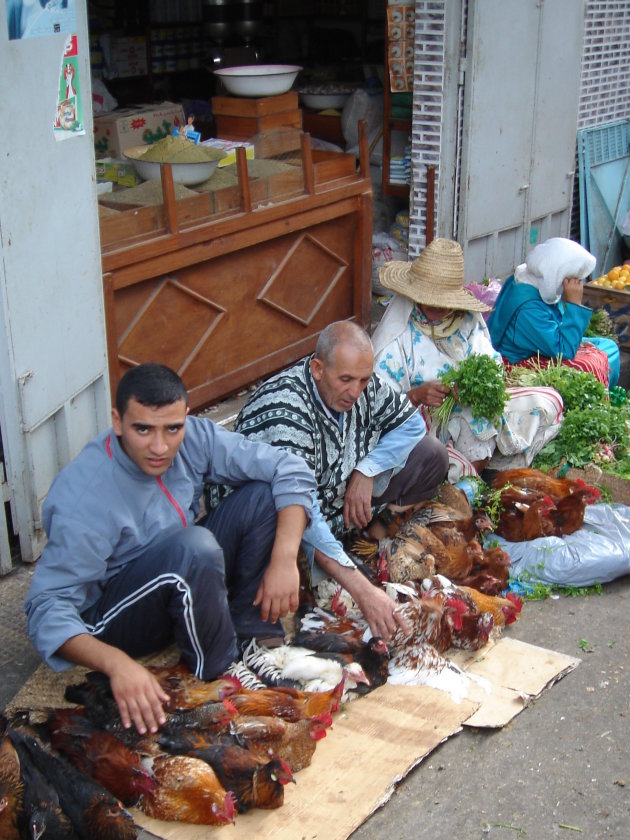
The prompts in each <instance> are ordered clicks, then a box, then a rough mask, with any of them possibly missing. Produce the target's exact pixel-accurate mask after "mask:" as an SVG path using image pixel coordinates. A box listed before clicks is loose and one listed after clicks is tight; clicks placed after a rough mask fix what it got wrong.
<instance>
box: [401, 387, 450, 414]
mask: <svg viewBox="0 0 630 840" xmlns="http://www.w3.org/2000/svg"><path fill="white" fill-rule="evenodd" d="M449 393H450V388H447V387H446V386H445V385H442V383H441V382H437V381H436V382H423V383H422V385H417V386H416V387H415V388H411V390H409V391H407V396H408V397H409V399H410V400H411V402H412V403H413V404H414V405H415V406H416V407H418V406H419V405H427V406H429V407H430V408H434V407H436V406H438V405H442V403H443V402H444V400H445V399H446V397H447V396H448V395H449Z"/></svg>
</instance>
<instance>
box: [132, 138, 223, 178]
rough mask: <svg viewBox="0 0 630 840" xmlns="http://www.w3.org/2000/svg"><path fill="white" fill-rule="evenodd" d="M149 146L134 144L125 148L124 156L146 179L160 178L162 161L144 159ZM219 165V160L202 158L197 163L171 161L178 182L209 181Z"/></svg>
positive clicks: (174, 176)
mask: <svg viewBox="0 0 630 840" xmlns="http://www.w3.org/2000/svg"><path fill="white" fill-rule="evenodd" d="M148 148H149V147H148V146H132V147H131V148H129V149H125V151H124V152H123V154H124V156H125V157H126V158H127V159H128V160H130V161H131V162H132V163H133V165H134V166H135V167H136V169H137V171H138V175H140V177H141V178H144V180H145V181H155V180H159V179H160V165H161V164H160V163H158V161H156V160H142V155H143V154H144V153H145V152H146V150H147V149H148ZM218 165H219V161H218V160H201V161H195V163H171V169H172V170H173V181H175V183H176V184H185V185H187V186H190V185H191V184H201V183H203V181H207V180H208V178H209V177H210V176H211V175H212V174H213V172H214V170H215V169H216V168H217V166H218Z"/></svg>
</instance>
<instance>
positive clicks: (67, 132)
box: [53, 35, 85, 140]
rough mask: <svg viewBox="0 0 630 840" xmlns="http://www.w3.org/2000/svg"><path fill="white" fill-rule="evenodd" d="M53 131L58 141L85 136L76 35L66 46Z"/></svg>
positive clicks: (71, 37) (70, 37)
mask: <svg viewBox="0 0 630 840" xmlns="http://www.w3.org/2000/svg"><path fill="white" fill-rule="evenodd" d="M53 129H54V133H55V139H56V140H65V139H66V138H67V137H72V136H73V135H77V134H85V126H84V124H83V103H82V101H81V85H80V83H79V51H78V46H77V36H76V35H69V36H68V38H67V39H66V43H65V46H64V51H63V56H62V59H61V72H60V74H59V94H58V97H57V111H56V114H55V121H54V124H53Z"/></svg>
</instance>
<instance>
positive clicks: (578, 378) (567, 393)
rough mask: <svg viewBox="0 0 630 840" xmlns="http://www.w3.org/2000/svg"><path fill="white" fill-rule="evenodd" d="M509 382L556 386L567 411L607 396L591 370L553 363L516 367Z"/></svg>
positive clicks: (509, 377) (596, 401)
mask: <svg viewBox="0 0 630 840" xmlns="http://www.w3.org/2000/svg"><path fill="white" fill-rule="evenodd" d="M508 382H509V384H510V385H535V386H541V387H542V386H544V387H547V388H555V389H556V391H558V392H559V394H560V396H561V397H562V402H563V403H564V413H565V414H566V413H567V412H568V411H573V409H575V408H586V407H587V406H592V405H600V404H601V403H602V402H604V400H605V399H606V389H605V387H604V386H603V385H602V383H601V382H600V381H599V380H598V379H597V378H596V377H595V376H593V374H592V373H585V372H584V371H581V370H576V369H575V368H570V367H567V366H566V365H563V364H561V362H550V364H549V366H548V367H544V366H543V365H541V364H537V365H534V366H533V367H531V368H525V367H513V368H512V369H511V371H510V373H509V375H508Z"/></svg>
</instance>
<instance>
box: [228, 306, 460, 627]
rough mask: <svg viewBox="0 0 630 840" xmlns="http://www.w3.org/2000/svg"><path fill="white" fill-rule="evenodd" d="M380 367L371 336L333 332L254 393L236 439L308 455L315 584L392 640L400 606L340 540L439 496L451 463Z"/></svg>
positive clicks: (350, 327)
mask: <svg viewBox="0 0 630 840" xmlns="http://www.w3.org/2000/svg"><path fill="white" fill-rule="evenodd" d="M373 364H374V354H373V351H372V344H371V341H370V338H369V336H368V334H367V333H366V332H365V330H363V329H362V328H361V327H359V326H357V325H356V324H354V323H352V322H350V321H337V322H335V323H333V324H330V325H329V326H328V327H326V329H325V330H323V332H322V333H321V335H320V337H319V340H318V343H317V347H316V349H315V353H314V354H313V356H311V357H310V358H307V359H303V360H301V361H300V362H298V363H297V364H296V365H294V366H293V367H291V368H289V369H288V370H286V371H283V372H281V373H279V374H276V375H275V376H273V377H272V378H271V379H269V380H268V381H267V382H265V383H264V384H263V385H261V386H260V387H259V388H258V389H257V390H256V391H255V392H254V394H252V396H251V397H250V399H249V400H248V402H247V403H246V404H245V406H244V407H243V409H242V410H241V412H240V414H239V416H238V418H237V421H236V425H235V431H239V432H241V433H242V434H244V435H246V436H247V437H248V438H250V439H252V440H255V441H264V442H266V443H270V444H272V445H274V446H281V447H283V448H285V449H288V450H290V451H291V452H294V453H296V454H298V455H301V456H302V457H303V458H304V459H305V461H306V463H307V464H308V465H309V466H310V467H311V469H312V470H313V472H314V474H315V478H316V481H317V501H318V503H319V510H317V506H316V510H315V514H314V519H313V523H312V524H311V525H310V527H309V528H307V529H306V531H305V532H304V537H303V540H302V547H303V548H304V550H305V551H306V555H307V558H308V560H309V562H310V564H311V570H312V576H313V578H312V579H313V583H317V582H318V581H319V580H320V579H321V578H322V577H323V576H329V577H332V578H333V579H334V580H336V581H337V582H338V583H339V584H341V586H343V587H344V589H346V590H347V591H348V592H349V593H350V595H352V597H353V598H354V600H355V601H356V602H357V604H358V606H359V608H360V609H361V611H362V612H363V614H364V616H365V618H366V619H367V621H368V623H369V625H370V629H371V630H372V633H373V634H374V635H376V636H382V637H383V638H384V639H389V638H390V636H391V635H392V634H393V632H394V631H395V629H396V625H397V623H398V619H399V614H397V613H394V606H395V605H394V602H393V601H392V600H391V599H390V598H389V597H388V596H387V595H386V594H385V592H384V591H383V590H382V589H380V588H378V587H375V586H373V585H372V584H371V583H369V581H368V580H367V578H365V577H364V576H363V575H362V574H361V573H360V572H359V571H358V570H357V569H356V567H355V566H354V564H353V563H352V560H351V559H350V558H349V557H348V556H347V555H346V554H345V552H344V550H343V546H342V544H341V542H340V541H339V537H340V536H342V535H343V533H344V531H347V530H348V529H350V528H352V527H356V528H361V529H363V528H367V526H368V525H369V523H370V521H371V519H372V517H373V513H374V508H375V507H379V506H381V505H385V504H388V503H394V504H396V505H410V504H414V503H416V502H419V501H420V500H422V499H427V498H431V497H432V496H434V495H435V494H436V493H437V490H438V487H439V484H440V483H441V482H442V481H443V479H444V477H445V476H446V472H447V470H448V455H447V452H446V448H445V447H444V446H443V445H442V444H441V443H439V441H437V440H435V438H433V437H429V436H428V435H427V434H426V426H425V424H424V421H423V420H422V417H421V416H420V414H419V413H418V412H417V411H416V410H415V408H414V406H413V405H412V403H411V402H410V401H409V399H408V398H407V397H406V396H405V395H404V394H398V393H396V392H395V391H394V390H393V389H392V388H390V386H389V385H388V384H386V383H385V382H384V381H383V380H381V379H379V377H378V376H376V375H375V374H374V373H373Z"/></svg>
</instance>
